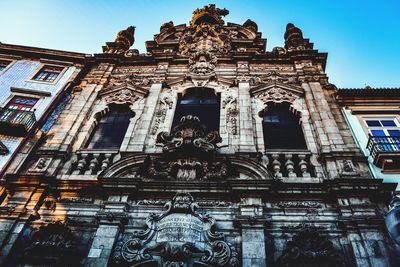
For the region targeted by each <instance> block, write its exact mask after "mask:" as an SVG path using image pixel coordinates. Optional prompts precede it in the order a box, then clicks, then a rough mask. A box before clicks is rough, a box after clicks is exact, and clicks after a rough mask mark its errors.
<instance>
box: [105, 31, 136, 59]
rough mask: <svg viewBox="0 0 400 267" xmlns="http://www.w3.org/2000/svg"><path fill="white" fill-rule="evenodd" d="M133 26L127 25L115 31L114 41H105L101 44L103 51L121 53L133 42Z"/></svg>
mask: <svg viewBox="0 0 400 267" xmlns="http://www.w3.org/2000/svg"><path fill="white" fill-rule="evenodd" d="M134 34H135V27H133V26H129V27H128V28H126V29H125V30H122V31H120V32H118V33H117V36H116V37H115V41H114V42H107V43H106V45H105V46H103V52H104V53H115V54H123V53H124V52H125V51H126V50H128V49H129V47H131V46H132V45H133V43H134V42H135V37H134Z"/></svg>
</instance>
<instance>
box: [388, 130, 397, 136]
mask: <svg viewBox="0 0 400 267" xmlns="http://www.w3.org/2000/svg"><path fill="white" fill-rule="evenodd" d="M388 133H389V135H390V136H400V130H388Z"/></svg>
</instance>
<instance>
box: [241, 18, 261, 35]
mask: <svg viewBox="0 0 400 267" xmlns="http://www.w3.org/2000/svg"><path fill="white" fill-rule="evenodd" d="M243 27H245V28H247V29H250V30H252V31H253V32H257V31H258V26H257V23H255V22H254V21H252V20H251V19H248V20H246V22H245V23H243Z"/></svg>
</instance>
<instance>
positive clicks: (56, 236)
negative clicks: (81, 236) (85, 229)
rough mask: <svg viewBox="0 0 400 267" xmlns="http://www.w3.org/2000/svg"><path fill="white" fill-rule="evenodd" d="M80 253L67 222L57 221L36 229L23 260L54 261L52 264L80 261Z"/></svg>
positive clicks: (75, 263)
mask: <svg viewBox="0 0 400 267" xmlns="http://www.w3.org/2000/svg"><path fill="white" fill-rule="evenodd" d="M79 258H80V254H79V251H78V250H77V247H76V241H75V238H74V236H73V234H72V232H71V230H70V229H69V228H68V227H67V225H66V224H64V223H61V222H60V221H57V222H55V223H50V224H48V225H46V226H41V227H40V228H39V230H37V231H34V232H33V234H32V235H31V238H30V240H29V242H28V246H27V247H26V248H25V249H24V254H23V260H24V261H25V262H29V263H43V262H48V263H52V264H51V265H53V264H55V265H60V264H68V263H69V264H70V265H71V266H76V265H77V264H78V263H79Z"/></svg>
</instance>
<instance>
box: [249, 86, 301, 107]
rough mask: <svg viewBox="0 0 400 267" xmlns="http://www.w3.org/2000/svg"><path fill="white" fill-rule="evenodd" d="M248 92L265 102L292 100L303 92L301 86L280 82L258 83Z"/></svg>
mask: <svg viewBox="0 0 400 267" xmlns="http://www.w3.org/2000/svg"><path fill="white" fill-rule="evenodd" d="M250 94H251V95H252V96H254V97H257V98H259V99H261V100H262V101H263V102H264V103H266V102H276V103H281V102H290V103H291V102H293V101H294V100H296V99H297V98H299V97H301V96H302V95H303V94H304V90H303V88H301V87H299V86H296V85H292V84H290V85H289V84H284V83H280V82H270V83H265V84H259V85H257V86H255V87H253V88H251V89H250Z"/></svg>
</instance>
